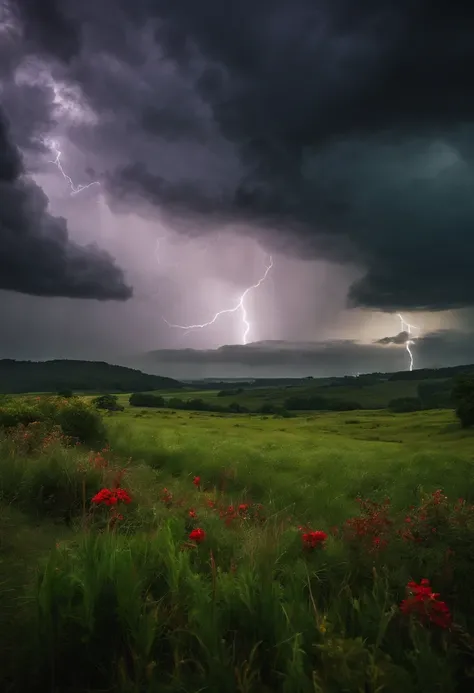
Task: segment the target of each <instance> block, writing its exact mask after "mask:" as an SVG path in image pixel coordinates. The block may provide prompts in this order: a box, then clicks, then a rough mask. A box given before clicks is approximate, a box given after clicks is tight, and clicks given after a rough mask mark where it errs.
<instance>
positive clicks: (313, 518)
mask: <svg viewBox="0 0 474 693" xmlns="http://www.w3.org/2000/svg"><path fill="white" fill-rule="evenodd" d="M398 384H400V385H402V383H397V385H398ZM406 385H408V383H403V386H404V387H405V388H406ZM410 385H413V384H412V383H410ZM253 394H254V393H252V395H253ZM405 394H406V390H405V391H404V395H403V396H405ZM206 395H207V396H210V394H209V393H206V392H203V393H200V394H199V395H197V393H193V397H194V396H202V397H203V399H204V398H205V396H206ZM248 396H250V395H248ZM265 396H266V395H265ZM344 396H345V397H347V394H346V395H344ZM400 396H401V395H400ZM42 399H43V398H40V400H35V403H33V404H32V405H31V406H33V407H38V412H39V413H38V416H40V414H41V411H43V410H42V409H41V407H43V406H46V405H43V404H42V402H41V400H42ZM85 399H87V398H85ZM127 399H128V398H126V397H125V396H124V397H123V400H124V402H123V403H124V404H125V403H126V400H127ZM17 401H18V400H17ZM4 406H6V405H4ZM15 406H16V405H15ZM48 406H49V409H48V412H50V413H49V414H48V416H50V417H51V416H52V414H51V412H53V413H54V411H55V410H54V407H55V406H56V404H55V405H54V406H53V405H48ZM74 406H75V405H74V404H70V403H67V402H63V403H62V404H61V403H59V402H58V404H57V407H58V411H59V410H61V411H62V413H61V416H62V417H63V419H61V420H64V421H66V422H67V421H69V420H70V418H71V417H70V416H69V415H68V408H70V407H71V408H72V407H74ZM81 406H82V407H86V406H87V405H81ZM374 406H375V405H374ZM12 407H13V405H12ZM61 408H62V409H61ZM53 410H54V411H53ZM71 411H72V409H71ZM82 411H83V410H82V409H80V407H79V408H78V409H77V412H75V416H79V414H80V412H82ZM64 412H65V413H64ZM78 412H79V413H78ZM58 416H59V414H58ZM58 420H59V419H58ZM51 421H52V419H51V418H49V419H48V418H45V419H44V422H43V423H41V426H40V427H41V431H39V433H38V434H37V433H34V434H33V433H31V430H32V429H31V426H32V424H30V425H29V426H26V427H23V428H20V429H11V430H10V432H9V433H6V434H2V436H1V439H0V455H1V456H0V475H1V476H0V481H1V487H0V488H1V503H0V551H1V553H0V556H1V562H0V619H1V623H0V626H1V627H2V632H3V633H6V634H7V637H6V639H4V647H3V650H2V655H1V660H0V664H1V667H2V672H1V673H2V679H0V683H1V684H3V685H1V686H0V687H1V690H5V691H11V692H12V693H16V691H20V692H23V691H26V690H28V691H32V692H33V693H35V692H36V691H39V692H40V691H41V692H44V691H55V692H56V691H66V692H70V693H72V692H76V691H77V692H79V691H97V692H98V691H120V692H122V691H123V692H124V693H125V692H128V691H130V692H131V691H133V692H138V691H140V692H142V691H143V693H145V692H148V691H157V692H161V691H163V692H169V693H178V691H179V692H185V691H189V692H190V693H191V692H192V693H195V692H197V691H209V692H214V691H215V692H219V693H244V692H245V693H253V692H255V693H260V692H262V693H270V692H272V693H279V692H280V691H281V692H282V693H306V692H308V693H310V692H311V693H336V692H337V693H339V691H341V692H342V691H348V692H353V693H362V692H363V693H367V692H370V693H376V692H377V693H381V692H382V691H388V692H389V693H392V692H393V693H399V691H401V690H404V691H406V692H407V693H410V692H411V691H413V693H415V691H416V692H419V691H420V692H422V693H433V692H434V691H440V692H442V693H450V692H451V691H453V692H454V691H456V693H457V692H458V691H463V692H464V691H468V690H474V678H473V671H474V669H473V667H474V641H473V640H472V638H471V635H470V633H471V632H474V599H473V597H471V592H472V589H471V588H470V571H472V569H473V568H474V548H473V547H474V543H473V539H474V511H473V508H472V507H471V506H472V505H473V504H474V431H469V430H464V431H463V430H461V429H460V427H459V424H458V423H457V421H456V419H455V416H454V413H453V412H451V411H429V412H417V413H415V414H398V415H395V414H389V413H388V412H387V411H383V410H378V411H358V412H350V413H347V412H346V413H324V414H323V413H321V414H313V415H307V416H306V415H303V416H299V417H296V418H292V419H282V418H278V417H265V416H256V415H234V416H231V415H220V414H205V413H192V412H183V411H179V412H172V411H170V410H166V409H163V410H140V409H138V410H137V409H134V408H132V407H128V406H127V407H126V409H125V411H123V412H120V413H114V414H111V415H105V417H104V421H105V425H106V429H107V437H108V440H109V445H110V447H106V448H105V449H103V445H102V444H101V445H100V446H98V447H99V450H98V452H95V451H94V452H91V449H90V447H91V446H85V445H73V446H71V445H68V444H67V441H65V440H64V439H63V438H62V436H61V433H60V431H59V432H58V431H56V433H54V434H51V432H50V431H51V430H52V428H51V426H52V424H51ZM25 436H27V437H25ZM28 436H29V437H28ZM96 447H97V446H96ZM117 475H119V477H121V478H120V479H119V480H118V477H117ZM196 477H198V479H197V480H196ZM193 480H194V483H193ZM114 481H115V482H118V485H119V486H120V487H121V488H124V489H126V491H127V492H128V494H129V495H130V497H131V499H132V500H131V503H130V504H125V503H120V502H119V503H118V504H117V505H113V506H110V507H104V508H101V507H99V506H98V504H94V503H91V499H92V498H93V497H94V495H95V494H96V493H97V492H98V491H99V490H100V489H101V488H110V489H113V487H114ZM115 485H117V484H115ZM439 489H441V490H442V492H443V493H440V492H439V491H438V490H439ZM433 494H434V495H433ZM444 494H445V495H446V496H447V499H446V498H445V497H444ZM387 497H388V498H389V499H390V501H391V502H390V505H384V499H386V498H387ZM459 498H462V499H463V503H459V500H458V499H459ZM361 499H362V503H361ZM364 499H370V500H372V501H373V502H374V503H375V505H370V504H369V505H366V504H365V500H364ZM99 505H100V504H99ZM407 520H409V521H407ZM348 521H349V522H348ZM301 527H302V528H304V529H299V528H301ZM197 529H202V530H203V532H204V534H203V535H200V534H196V535H195V537H196V538H195V539H193V538H190V536H191V537H192V536H193V535H192V534H191V533H192V531H193V530H197ZM311 531H315V532H324V533H325V536H323V535H317V534H316V535H311V534H310V532H311ZM202 537H204V539H203V540H202V541H201V540H200V539H201V538H202ZM305 537H306V538H305ZM423 578H427V579H429V580H430V581H431V584H432V585H433V588H434V589H435V590H436V592H440V596H439V597H438V598H436V597H435V598H433V597H429V595H428V593H427V592H426V590H425V592H426V593H424V594H425V596H423V594H422V593H418V592H417V591H416V588H414V587H412V592H413V590H414V592H413V596H409V595H408V596H407V591H406V590H407V585H408V583H409V581H410V580H415V581H416V583H420V581H421V580H422V579H423ZM417 594H418V596H417ZM420 595H421V596H420ZM427 595H428V596H427ZM425 597H426V599H425ZM404 599H408V602H407V603H405V605H404V606H403V607H402V608H401V609H400V605H401V604H402V601H403V600H404ZM410 600H411V601H410ZM444 602H446V605H447V606H446V607H443V606H439V605H440V604H443V603H444ZM444 608H446V609H449V612H450V614H451V615H452V617H451V615H449V617H448V616H446V614H445V615H444V616H443V613H445V612H444V611H443V609H444ZM420 609H421V610H420ZM442 619H444V620H442Z"/></svg>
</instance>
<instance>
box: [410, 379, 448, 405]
mask: <svg viewBox="0 0 474 693" xmlns="http://www.w3.org/2000/svg"><path fill="white" fill-rule="evenodd" d="M452 386H453V384H452V381H451V380H441V381H436V380H435V381H427V382H425V383H423V382H422V383H420V384H419V385H418V388H417V394H418V398H419V399H420V400H421V402H422V405H423V409H448V408H450V407H452V404H453V402H452V396H451V391H452Z"/></svg>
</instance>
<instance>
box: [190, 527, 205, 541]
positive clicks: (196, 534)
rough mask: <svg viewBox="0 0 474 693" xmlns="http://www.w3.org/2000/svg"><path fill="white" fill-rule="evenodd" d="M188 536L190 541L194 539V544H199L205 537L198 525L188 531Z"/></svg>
mask: <svg viewBox="0 0 474 693" xmlns="http://www.w3.org/2000/svg"><path fill="white" fill-rule="evenodd" d="M189 538H190V539H191V541H195V542H196V544H201V542H203V541H204V539H205V538H206V532H205V531H204V530H203V529H201V528H200V527H198V528H197V529H193V531H192V532H191V533H190V535H189Z"/></svg>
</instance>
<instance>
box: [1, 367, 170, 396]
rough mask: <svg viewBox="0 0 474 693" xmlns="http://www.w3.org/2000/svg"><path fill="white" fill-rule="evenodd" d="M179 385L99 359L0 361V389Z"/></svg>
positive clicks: (125, 388)
mask: <svg viewBox="0 0 474 693" xmlns="http://www.w3.org/2000/svg"><path fill="white" fill-rule="evenodd" d="M182 388H183V384H182V383H180V382H178V381H177V380H173V379H172V378H164V377H161V376H159V375H147V374H146V373H142V372H141V371H137V370H134V369H132V368H125V367H124V366H112V365H111V364H109V363H104V362H102V361H69V360H57V361H41V362H40V361H14V360H11V359H3V360H0V392H1V393H3V394H18V393H23V392H58V391H59V390H73V391H77V392H141V391H150V390H179V389H182Z"/></svg>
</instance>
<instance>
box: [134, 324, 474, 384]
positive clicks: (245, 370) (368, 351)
mask: <svg viewBox="0 0 474 693" xmlns="http://www.w3.org/2000/svg"><path fill="white" fill-rule="evenodd" d="M399 336H400V335H399ZM413 353H414V357H415V361H416V364H417V367H418V368H439V367H442V366H446V365H464V364H467V363H472V361H473V360H474V340H473V333H472V332H471V333H463V332H458V331H455V330H451V331H449V330H439V331H436V332H432V333H429V334H426V335H425V336H424V337H423V338H420V339H417V340H416V342H415V344H414V346H413ZM407 359H408V357H407V354H406V351H405V349H404V348H403V344H401V343H398V342H397V343H393V342H391V343H386V345H385V346H383V345H382V344H363V343H361V342H357V341H355V340H350V339H338V340H328V341H325V342H320V343H318V342H308V343H292V342H285V341H267V342H257V343H254V344H249V345H247V346H241V345H229V346H223V347H220V348H219V349H206V350H197V349H161V350H157V351H153V352H150V353H147V354H143V355H141V356H136V357H135V358H134V359H131V360H130V361H127V362H126V364H125V365H130V364H133V365H135V366H136V367H140V368H143V369H144V370H146V371H147V372H152V373H153V372H154V373H158V372H161V373H163V372H166V373H168V374H170V375H172V376H173V377H177V376H178V374H181V377H184V378H186V377H188V378H200V377H223V376H225V375H227V376H228V377H230V376H231V375H232V376H234V377H245V376H253V377H272V376H275V377H276V376H279V375H280V376H281V373H282V372H284V373H285V375H286V376H287V377H290V376H293V377H305V376H314V377H325V376H341V375H346V374H348V375H356V374H358V373H375V372H382V373H385V372H396V371H402V370H405V369H406V366H407V363H408V360H407Z"/></svg>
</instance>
